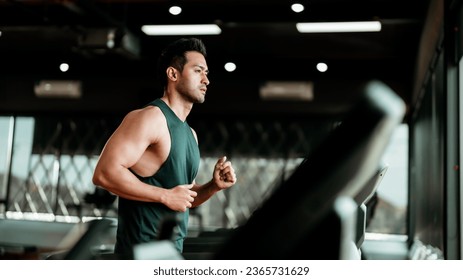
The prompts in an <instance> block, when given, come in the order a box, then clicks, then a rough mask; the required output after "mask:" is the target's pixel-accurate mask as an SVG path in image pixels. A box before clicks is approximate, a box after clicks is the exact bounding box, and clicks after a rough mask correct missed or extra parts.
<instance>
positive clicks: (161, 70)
mask: <svg viewBox="0 0 463 280" xmlns="http://www.w3.org/2000/svg"><path fill="white" fill-rule="evenodd" d="M189 51H195V52H199V53H201V54H202V55H203V56H204V57H206V47H205V45H204V43H203V42H202V41H201V40H200V39H197V38H181V39H178V40H176V41H174V42H172V43H170V44H169V45H167V47H166V48H165V49H164V50H163V51H162V52H161V55H160V57H159V60H158V69H157V71H158V72H157V75H158V79H159V82H160V83H161V87H162V88H165V87H166V85H167V76H166V69H167V68H168V67H170V66H172V67H174V68H175V69H177V70H179V71H182V70H183V66H184V65H185V64H186V62H187V60H186V56H185V53H186V52H189Z"/></svg>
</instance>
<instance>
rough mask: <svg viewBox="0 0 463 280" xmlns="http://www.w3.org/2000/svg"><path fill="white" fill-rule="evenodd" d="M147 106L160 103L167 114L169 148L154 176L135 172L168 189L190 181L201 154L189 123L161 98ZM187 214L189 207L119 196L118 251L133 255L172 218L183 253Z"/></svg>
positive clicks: (195, 171)
mask: <svg viewBox="0 0 463 280" xmlns="http://www.w3.org/2000/svg"><path fill="white" fill-rule="evenodd" d="M146 106H157V107H159V108H160V109H161V111H162V113H163V114H164V116H165V118H166V121H167V127H168V129H169V134H170V141H171V145H170V151H169V155H168V157H167V159H166V161H165V162H164V163H163V164H162V165H161V167H160V168H159V170H158V171H157V172H156V173H155V174H154V175H152V176H150V177H141V176H138V175H137V174H135V173H134V172H133V173H134V174H135V175H136V176H137V177H138V178H139V179H140V180H141V181H143V182H145V183H147V184H150V185H153V186H157V187H162V188H166V189H170V188H173V187H175V186H178V185H183V184H191V183H192V182H193V181H194V179H195V178H196V175H197V173H198V169H199V162H200V154H199V147H198V143H197V141H196V139H195V137H194V135H193V132H192V131H191V128H190V126H189V125H188V123H187V122H186V121H185V122H183V121H182V120H180V119H179V118H178V117H177V115H176V114H175V113H174V112H173V111H172V110H171V109H170V107H169V106H167V104H166V103H165V102H164V101H163V100H161V99H156V100H154V101H152V102H151V103H149V104H148V105H146ZM153 129H156V128H155V127H153ZM188 216H189V211H188V209H187V211H186V212H176V211H173V210H171V209H169V208H168V207H167V206H165V205H164V204H161V203H154V202H141V201H135V200H129V199H125V198H122V197H119V204H118V227H117V236H116V246H115V253H118V254H125V255H131V254H132V252H133V246H134V245H136V244H139V243H145V242H149V241H153V240H156V239H157V238H158V236H159V232H160V230H161V228H160V227H161V224H162V222H163V221H164V219H168V218H172V217H174V218H175V219H176V220H177V223H178V227H177V230H175V231H174V232H173V241H174V243H175V246H176V247H177V249H178V250H179V251H180V252H182V250H183V240H184V238H185V237H186V235H187V231H188Z"/></svg>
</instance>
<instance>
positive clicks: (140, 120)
mask: <svg viewBox="0 0 463 280" xmlns="http://www.w3.org/2000/svg"><path fill="white" fill-rule="evenodd" d="M163 122H164V123H163ZM163 125H164V126H165V119H164V118H163V116H162V113H161V112H160V111H159V109H153V108H149V109H146V108H145V109H142V110H136V111H132V112H130V113H129V114H128V115H127V116H126V117H125V118H124V120H123V121H122V123H121V125H120V126H119V127H118V128H117V129H116V131H115V132H114V133H113V135H112V136H111V137H110V138H109V140H108V142H107V143H106V145H105V147H104V149H103V151H102V152H101V155H100V158H99V160H98V163H97V165H96V167H95V171H94V174H93V183H94V184H95V185H97V186H101V187H103V188H105V189H107V190H108V191H110V192H112V193H114V194H116V195H118V196H120V197H123V198H126V199H131V200H139V201H145V202H160V203H163V204H165V205H166V206H168V207H169V208H171V209H173V210H177V211H185V210H186V208H187V207H191V202H192V201H193V198H194V197H195V196H196V193H195V192H193V191H191V190H190V188H191V186H188V185H183V186H179V187H176V188H173V189H169V190H167V189H163V188H160V187H155V186H151V185H148V184H145V183H143V182H141V181H140V180H139V179H138V178H137V177H136V176H135V175H134V174H133V173H132V172H130V170H129V168H130V167H132V166H134V165H135V164H136V163H137V162H138V161H139V160H140V158H141V156H142V155H143V153H144V152H145V151H146V149H147V148H148V146H150V145H156V144H157V143H158V141H159V137H160V132H159V130H157V129H153V128H155V127H163Z"/></svg>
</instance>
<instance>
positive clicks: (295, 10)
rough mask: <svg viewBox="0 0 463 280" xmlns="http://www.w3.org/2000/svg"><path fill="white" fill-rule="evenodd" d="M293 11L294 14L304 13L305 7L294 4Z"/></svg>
mask: <svg viewBox="0 0 463 280" xmlns="http://www.w3.org/2000/svg"><path fill="white" fill-rule="evenodd" d="M291 10H293V12H295V13H300V12H302V11H304V5H302V4H299V3H294V4H292V5H291Z"/></svg>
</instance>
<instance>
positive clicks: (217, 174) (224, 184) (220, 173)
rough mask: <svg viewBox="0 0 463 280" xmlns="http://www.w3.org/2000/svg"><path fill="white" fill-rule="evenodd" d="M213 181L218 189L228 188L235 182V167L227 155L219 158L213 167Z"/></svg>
mask: <svg viewBox="0 0 463 280" xmlns="http://www.w3.org/2000/svg"><path fill="white" fill-rule="evenodd" d="M213 181H214V183H215V185H216V186H217V187H218V188H219V189H220V190H224V189H228V188H229V187H231V186H233V185H234V184H235V183H236V174H235V169H234V168H233V166H232V164H231V162H230V161H227V157H226V156H224V157H222V158H220V159H219V160H218V161H217V163H216V164H215V167H214V173H213Z"/></svg>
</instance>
